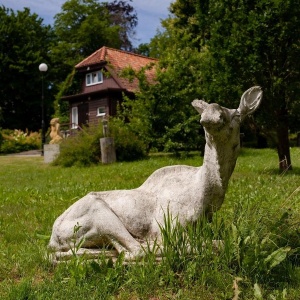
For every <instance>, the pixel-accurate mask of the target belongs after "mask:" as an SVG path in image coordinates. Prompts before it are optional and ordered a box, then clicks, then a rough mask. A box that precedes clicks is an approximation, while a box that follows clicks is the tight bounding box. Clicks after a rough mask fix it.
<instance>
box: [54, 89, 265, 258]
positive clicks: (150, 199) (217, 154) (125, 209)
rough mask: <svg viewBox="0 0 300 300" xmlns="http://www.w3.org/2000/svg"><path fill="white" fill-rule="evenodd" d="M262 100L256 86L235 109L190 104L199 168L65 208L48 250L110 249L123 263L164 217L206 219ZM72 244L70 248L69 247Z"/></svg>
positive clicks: (159, 175) (160, 175) (173, 169)
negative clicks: (198, 132) (198, 130)
mask: <svg viewBox="0 0 300 300" xmlns="http://www.w3.org/2000/svg"><path fill="white" fill-rule="evenodd" d="M261 99H262V90H261V88H260V87H258V86H254V87H252V88H250V89H248V90H247V91H246V92H245V93H244V94H243V95H242V98H241V102H240V105H239V107H238V109H227V108H225V107H222V106H220V105H218V104H216V103H212V104H209V103H206V102H205V101H203V100H194V101H193V102H192V105H193V106H194V107H195V109H196V110H197V111H198V112H199V113H200V115H201V120H200V123H201V125H202V126H203V127H204V130H205V139H206V145H205V153H204V161H203V165H202V166H200V167H191V166H184V165H182V166H181V165H177V166H169V167H164V168H161V169H159V170H157V171H155V172H154V173H153V174H152V175H151V176H150V177H149V178H148V179H147V180H146V181H145V182H144V183H143V184H142V185H141V186H140V187H138V188H136V189H132V190H113V191H102V192H91V193H89V194H87V195H86V196H84V197H83V198H81V199H80V200H78V201H77V202H76V203H74V204H73V205H72V206H70V207H69V208H68V209H67V210H66V211H65V212H64V213H63V214H62V215H61V216H60V217H58V218H57V220H56V221H55V223H54V225H53V231H52V235H51V239H50V243H49V248H50V249H52V250H53V251H56V252H64V251H68V250H70V248H71V246H72V243H73V242H74V240H73V239H74V228H75V227H76V226H77V232H76V239H77V240H76V241H75V242H76V243H79V242H80V241H84V242H83V244H82V247H84V248H101V247H102V246H103V245H107V244H110V245H112V246H113V247H114V248H115V249H116V250H117V252H118V253H120V252H121V251H125V257H127V258H133V259H134V258H136V257H138V256H140V255H142V253H143V251H142V247H141V243H140V241H145V240H148V241H153V240H155V239H156V240H157V241H158V242H159V241H160V240H161V236H160V226H164V216H165V215H166V214H167V213H168V214H169V215H171V216H172V217H177V220H178V221H179V222H180V223H181V224H182V225H185V224H187V223H189V222H194V221H196V220H197V219H198V218H199V217H201V215H203V214H205V215H206V216H208V217H211V215H212V214H213V212H214V211H216V210H218V209H219V208H220V207H221V205H222V203H223V201H224V197H225V192H226V189H227V186H228V181H229V179H230V176H231V174H232V172H233V170H234V167H235V164H236V160H237V157H238V153H239V148H240V125H241V122H242V121H243V119H244V118H245V116H246V115H248V114H251V113H253V112H254V111H255V110H256V109H257V108H258V106H259V104H260V102H261ZM71 241H72V242H71Z"/></svg>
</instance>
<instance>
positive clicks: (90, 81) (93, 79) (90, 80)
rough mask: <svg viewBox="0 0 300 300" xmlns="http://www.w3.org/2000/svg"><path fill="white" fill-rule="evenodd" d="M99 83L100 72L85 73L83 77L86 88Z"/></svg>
mask: <svg viewBox="0 0 300 300" xmlns="http://www.w3.org/2000/svg"><path fill="white" fill-rule="evenodd" d="M99 83H103V73H102V71H95V72H91V73H87V74H86V75H85V84H86V86H91V85H95V84H99Z"/></svg>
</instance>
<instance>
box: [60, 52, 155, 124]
mask: <svg viewBox="0 0 300 300" xmlns="http://www.w3.org/2000/svg"><path fill="white" fill-rule="evenodd" d="M156 63H157V60H156V59H153V58H149V57H145V56H142V55H137V54H134V53H130V52H126V51H122V50H117V49H112V48H108V47H102V48H101V49H99V50H97V51H96V52H94V53H93V54H92V55H90V56H89V57H87V58H86V59H84V60H83V61H82V62H80V63H79V64H77V65H76V66H75V69H76V72H78V73H80V75H81V76H80V78H82V82H81V87H80V91H79V93H77V94H74V95H68V96H64V97H63V100H65V101H68V102H69V106H70V123H71V124H72V127H73V128H77V126H80V127H82V126H84V125H88V124H97V123H99V122H100V121H101V120H102V119H103V118H104V117H107V116H114V115H115V114H116V111H117V105H118V103H120V102H122V100H123V94H125V95H127V96H128V97H130V98H133V97H134V95H135V92H137V91H138V82H137V80H133V81H129V80H127V79H125V78H123V77H121V76H120V72H121V71H122V70H123V69H124V68H128V67H131V68H132V69H134V70H135V71H138V70H140V69H141V68H143V67H146V66H148V65H155V64H156ZM146 75H147V79H148V80H149V81H150V82H153V81H154V80H155V79H154V76H155V72H154V69H153V68H152V69H150V70H148V71H147V73H146Z"/></svg>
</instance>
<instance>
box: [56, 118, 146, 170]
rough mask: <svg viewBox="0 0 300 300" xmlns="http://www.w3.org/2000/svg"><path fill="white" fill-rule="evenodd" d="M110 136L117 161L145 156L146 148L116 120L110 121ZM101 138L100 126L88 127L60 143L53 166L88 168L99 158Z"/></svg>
mask: <svg viewBox="0 0 300 300" xmlns="http://www.w3.org/2000/svg"><path fill="white" fill-rule="evenodd" d="M110 135H111V136H112V137H113V138H114V141H115V149H116V156H117V160H118V161H133V160H137V159H141V158H143V157H145V155H146V147H145V145H144V144H143V143H142V142H141V141H140V140H139V138H138V137H137V136H136V134H134V133H133V132H132V131H131V130H130V128H129V126H128V125H126V124H124V123H123V122H122V121H120V120H118V119H115V120H114V119H112V120H111V121H110ZM101 137H103V130H102V124H100V125H98V126H89V127H86V128H84V130H83V131H80V132H78V134H76V135H75V136H71V137H69V138H67V139H65V140H63V142H62V143H61V150H60V154H59V156H58V158H57V159H56V160H55V161H54V162H53V164H54V165H62V166H65V167H71V166H73V165H76V166H90V165H92V164H96V163H98V162H99V160H100V157H101V151H100V141H99V140H100V138H101Z"/></svg>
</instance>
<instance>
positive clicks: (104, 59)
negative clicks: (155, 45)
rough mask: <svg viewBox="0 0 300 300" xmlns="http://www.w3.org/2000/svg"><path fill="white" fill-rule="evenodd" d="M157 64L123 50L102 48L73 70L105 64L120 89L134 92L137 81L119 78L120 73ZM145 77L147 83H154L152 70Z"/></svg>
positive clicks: (152, 59) (149, 59) (152, 60)
mask: <svg viewBox="0 0 300 300" xmlns="http://www.w3.org/2000/svg"><path fill="white" fill-rule="evenodd" d="M157 62H158V60H157V59H155V58H150V57H147V56H143V55H139V54H135V53H131V52H126V51H123V50H117V49H113V48H108V47H102V48H100V49H99V50H97V51H95V52H94V53H93V54H91V55H90V56H88V57H87V58H85V59H84V60H83V61H81V62H80V63H79V64H77V65H76V66H75V68H76V69H82V68H84V67H89V66H92V65H95V64H100V63H104V64H105V63H106V65H105V68H106V69H107V70H108V71H109V72H110V74H111V75H112V76H113V77H114V79H115V80H116V81H117V83H118V84H119V85H120V88H122V89H126V90H128V91H130V92H134V91H136V90H138V81H137V80H136V79H135V80H133V81H132V82H130V81H129V80H128V79H126V78H123V77H120V72H121V71H122V70H124V69H125V68H128V67H131V68H132V69H133V70H134V71H139V70H140V69H141V68H143V67H146V66H147V65H150V64H153V63H154V64H155V63H157ZM146 76H147V79H148V81H149V82H154V79H155V70H154V68H151V69H150V70H147V71H146Z"/></svg>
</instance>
